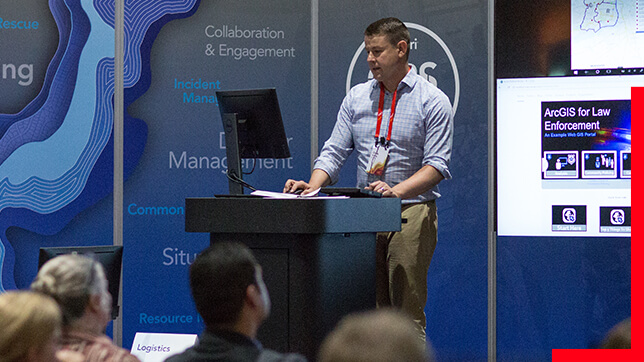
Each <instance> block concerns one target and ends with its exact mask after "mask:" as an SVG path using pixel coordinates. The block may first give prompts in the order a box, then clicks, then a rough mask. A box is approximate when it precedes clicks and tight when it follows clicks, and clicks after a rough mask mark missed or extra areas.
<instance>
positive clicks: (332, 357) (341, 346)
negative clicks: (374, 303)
mask: <svg viewBox="0 0 644 362" xmlns="http://www.w3.org/2000/svg"><path fill="white" fill-rule="evenodd" d="M433 360H434V359H433V355H432V349H431V347H430V346H429V344H427V345H426V344H425V343H424V342H423V341H421V340H420V339H419V338H418V333H417V332H416V329H415V324H414V323H413V322H412V320H411V319H410V318H408V317H407V316H406V315H405V314H403V313H402V312H400V311H396V310H393V309H377V310H373V311H369V312H363V313H357V314H351V315H349V316H346V317H344V318H343V319H342V320H341V321H340V323H338V325H337V326H336V327H335V329H334V330H333V331H332V332H331V333H330V334H329V335H328V336H327V337H326V339H325V340H324V342H323V343H322V346H321V347H320V352H319V355H318V361H319V362H390V361H407V362H427V361H433Z"/></svg>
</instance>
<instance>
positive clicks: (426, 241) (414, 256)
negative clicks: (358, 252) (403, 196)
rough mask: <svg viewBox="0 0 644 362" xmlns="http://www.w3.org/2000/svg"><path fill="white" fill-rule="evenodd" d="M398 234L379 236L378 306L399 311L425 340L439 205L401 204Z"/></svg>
mask: <svg viewBox="0 0 644 362" xmlns="http://www.w3.org/2000/svg"><path fill="white" fill-rule="evenodd" d="M402 218H403V220H404V219H406V220H407V222H406V223H403V224H402V230H401V231H399V232H389V233H379V234H378V237H377V241H376V305H377V306H378V307H395V308H400V309H402V310H403V311H404V312H406V313H407V314H409V316H410V317H411V318H412V319H413V320H414V321H415V322H416V328H417V330H418V333H419V337H420V338H421V339H423V340H425V338H426V337H425V325H426V322H425V303H426V302H427V271H428V269H429V263H430V262H431V260H432V255H433V254H434V249H435V248H436V237H437V225H438V220H437V216H436V202H435V201H433V200H432V201H428V202H423V203H416V204H407V205H402Z"/></svg>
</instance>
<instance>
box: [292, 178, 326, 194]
mask: <svg viewBox="0 0 644 362" xmlns="http://www.w3.org/2000/svg"><path fill="white" fill-rule="evenodd" d="M316 190H319V188H318V187H316V188H312V187H311V186H310V185H309V184H308V183H307V182H304V181H301V180H300V181H295V180H291V179H289V180H287V181H286V184H284V193H288V194H302V195H306V194H308V193H311V192H313V191H316Z"/></svg>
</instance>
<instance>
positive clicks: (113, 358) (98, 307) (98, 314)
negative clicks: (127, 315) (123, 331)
mask: <svg viewBox="0 0 644 362" xmlns="http://www.w3.org/2000/svg"><path fill="white" fill-rule="evenodd" d="M31 289H32V290H34V291H37V292H41V293H43V294H46V295H49V296H50V297H52V298H53V299H54V300H56V302H58V306H59V307H60V310H61V312H62V317H63V319H62V320H63V333H62V338H61V345H62V349H63V350H72V351H77V352H80V353H81V354H83V355H84V356H85V361H86V362H137V361H139V359H138V358H136V357H134V356H133V355H131V354H130V352H129V351H127V350H125V349H123V348H120V347H118V346H116V345H114V344H113V343H112V341H111V340H110V339H109V338H108V337H107V336H106V335H105V328H106V327H107V324H108V323H109V322H110V320H111V313H112V296H111V295H110V293H109V292H108V291H107V279H106V278H105V271H104V270H103V266H102V265H101V264H100V263H99V262H97V261H95V260H93V259H91V258H88V257H86V256H82V255H61V256H57V257H55V258H53V259H51V260H49V261H48V262H46V263H45V264H44V265H43V266H42V268H40V271H39V272H38V275H37V276H36V279H34V281H33V283H32V284H31Z"/></svg>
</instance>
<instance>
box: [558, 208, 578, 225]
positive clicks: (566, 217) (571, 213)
mask: <svg viewBox="0 0 644 362" xmlns="http://www.w3.org/2000/svg"><path fill="white" fill-rule="evenodd" d="M561 218H562V219H563V222H564V223H566V224H574V223H575V221H577V210H575V209H573V208H569V207H567V208H565V209H563V211H562V212H561Z"/></svg>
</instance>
